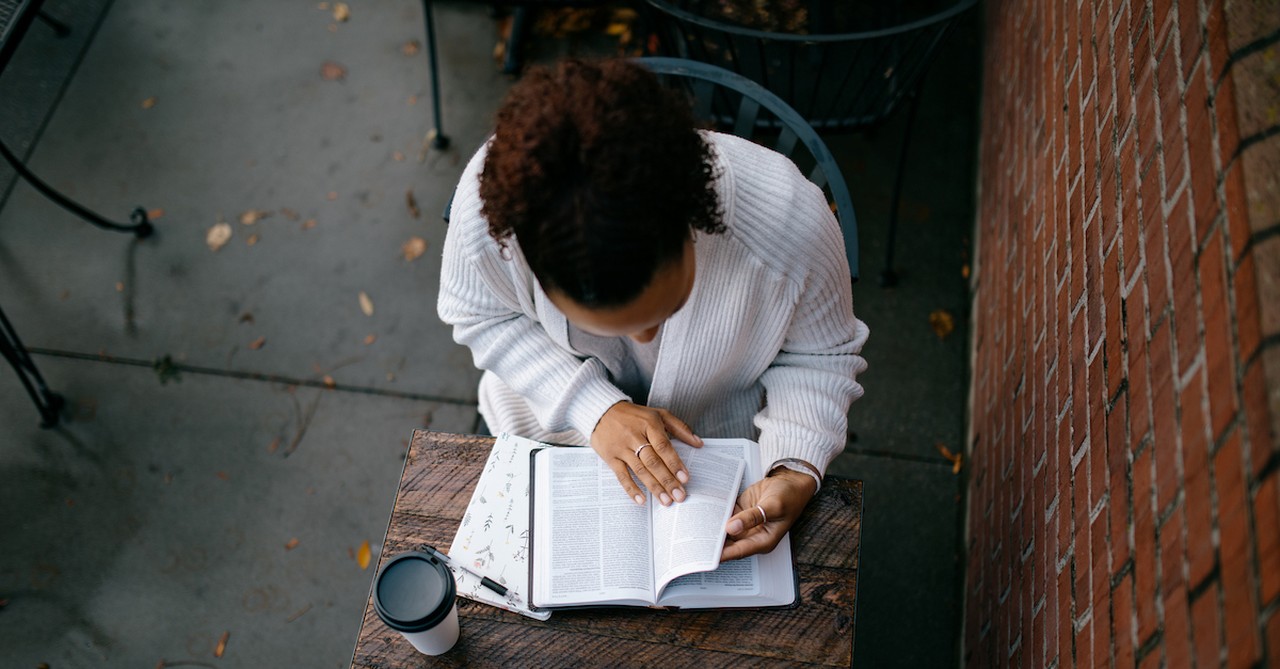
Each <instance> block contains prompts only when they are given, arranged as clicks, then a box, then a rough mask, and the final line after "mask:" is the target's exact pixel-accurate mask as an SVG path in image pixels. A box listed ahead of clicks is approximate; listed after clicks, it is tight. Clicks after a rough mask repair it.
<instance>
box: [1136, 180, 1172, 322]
mask: <svg viewBox="0 0 1280 669" xmlns="http://www.w3.org/2000/svg"><path fill="white" fill-rule="evenodd" d="M1142 231H1143V247H1144V253H1145V257H1146V263H1147V297H1148V300H1149V302H1148V304H1149V307H1150V310H1151V323H1149V324H1148V325H1149V326H1150V327H1152V328H1154V327H1156V324H1157V323H1158V322H1159V321H1160V320H1161V319H1162V318H1163V315H1164V312H1165V311H1166V310H1167V309H1168V307H1169V290H1170V288H1169V280H1170V279H1169V274H1168V273H1169V251H1168V246H1167V243H1166V241H1165V219H1164V212H1163V205H1162V204H1161V203H1160V186H1159V179H1158V178H1157V175H1156V173H1155V171H1154V170H1152V171H1150V172H1148V173H1147V174H1146V176H1144V177H1143V178H1142Z"/></svg>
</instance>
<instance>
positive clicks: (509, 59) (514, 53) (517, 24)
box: [502, 5, 529, 75]
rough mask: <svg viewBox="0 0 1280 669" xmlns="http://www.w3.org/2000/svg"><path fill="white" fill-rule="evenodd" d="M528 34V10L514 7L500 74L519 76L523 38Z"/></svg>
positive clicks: (522, 6) (522, 7) (521, 64)
mask: <svg viewBox="0 0 1280 669" xmlns="http://www.w3.org/2000/svg"><path fill="white" fill-rule="evenodd" d="M528 32H529V8H528V7H525V6H524V5H520V6H519V7H516V9H515V13H513V14H512V15H511V34H510V35H508V36H507V50H506V53H505V54H504V55H503V58H502V73H503V74H512V75H519V74H520V68H521V67H522V66H523V63H522V62H521V60H520V52H521V51H522V50H524V38H525V37H526V34H527V33H528Z"/></svg>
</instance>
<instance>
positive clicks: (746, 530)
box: [720, 468, 817, 562]
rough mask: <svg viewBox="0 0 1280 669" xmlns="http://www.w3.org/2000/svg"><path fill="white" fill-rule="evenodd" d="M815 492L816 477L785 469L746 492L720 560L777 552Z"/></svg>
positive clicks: (729, 526) (736, 507)
mask: <svg viewBox="0 0 1280 669" xmlns="http://www.w3.org/2000/svg"><path fill="white" fill-rule="evenodd" d="M815 492H817V484H816V483H814V480H813V477H811V476H809V475H807V474H803V473H801V472H797V471H793V470H790V469H785V468H779V469H776V470H774V471H773V473H771V474H769V475H768V476H766V477H764V478H763V479H761V480H760V481H757V482H756V483H755V484H754V485H752V486H751V487H749V488H747V489H746V490H744V491H743V492H742V494H741V495H739V496H738V501H737V503H736V504H734V508H733V510H734V514H733V516H731V517H730V518H729V523H728V524H727V525H726V526H725V531H726V532H727V533H728V534H729V538H728V539H726V540H725V544H724V551H723V552H721V554H720V561H721V562H727V561H729V560H737V559H739V558H744V557H747V556H750V555H755V554H757V553H768V552H769V551H771V550H773V549H774V547H775V546H777V545H778V542H779V541H781V540H782V537H784V536H786V534H787V530H790V529H791V526H792V525H794V524H795V522H796V519H797V518H799V517H800V512H801V511H804V507H805V505H806V504H808V503H809V500H810V499H812V498H813V495H814V493H815ZM757 507H758V508H757ZM762 511H763V517H762V516H761V512H762Z"/></svg>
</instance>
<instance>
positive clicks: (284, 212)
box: [280, 207, 302, 221]
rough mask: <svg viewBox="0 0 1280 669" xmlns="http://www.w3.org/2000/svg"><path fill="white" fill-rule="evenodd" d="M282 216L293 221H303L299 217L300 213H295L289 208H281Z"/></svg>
mask: <svg viewBox="0 0 1280 669" xmlns="http://www.w3.org/2000/svg"><path fill="white" fill-rule="evenodd" d="M280 215H281V216H284V217H285V218H287V219H289V220H291V221H296V220H299V219H301V218H302V217H301V216H299V215H298V212H296V211H294V210H292V209H290V208H288V207H281V208H280Z"/></svg>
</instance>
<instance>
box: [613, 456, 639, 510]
mask: <svg viewBox="0 0 1280 669" xmlns="http://www.w3.org/2000/svg"><path fill="white" fill-rule="evenodd" d="M609 469H612V470H613V475H614V476H616V477H618V483H620V484H621V485H622V489H623V490H625V491H627V497H630V498H631V499H632V501H634V502H635V503H636V504H639V505H640V506H644V499H645V498H644V492H643V491H641V490H640V488H639V486H637V485H636V481H635V479H633V478H631V472H630V471H629V470H628V469H627V465H626V463H624V462H623V461H621V460H610V461H609Z"/></svg>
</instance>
